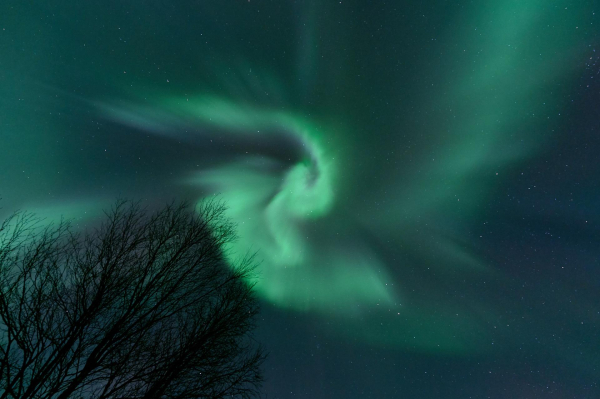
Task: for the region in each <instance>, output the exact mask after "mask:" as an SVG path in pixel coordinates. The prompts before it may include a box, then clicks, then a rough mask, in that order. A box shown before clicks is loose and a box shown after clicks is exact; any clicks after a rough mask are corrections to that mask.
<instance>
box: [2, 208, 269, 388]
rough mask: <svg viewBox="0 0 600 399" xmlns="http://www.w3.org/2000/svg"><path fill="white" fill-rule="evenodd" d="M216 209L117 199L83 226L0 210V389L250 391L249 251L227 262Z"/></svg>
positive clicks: (254, 380) (256, 379)
mask: <svg viewBox="0 0 600 399" xmlns="http://www.w3.org/2000/svg"><path fill="white" fill-rule="evenodd" d="M224 210H225V208H224V206H223V204H222V203H220V202H218V201H207V202H204V203H203V204H202V205H200V206H199V207H197V208H196V209H193V208H192V207H190V206H189V205H187V204H171V205H168V206H166V207H165V208H163V209H162V210H160V211H158V212H156V213H152V214H151V213H149V212H146V211H145V210H143V209H141V208H140V207H139V206H138V205H137V204H132V203H129V202H126V201H119V202H117V203H116V205H115V206H114V207H113V208H112V210H111V211H109V212H106V220H105V222H104V223H103V224H102V225H101V226H100V227H98V228H97V229H95V230H93V231H92V232H87V233H83V234H79V233H75V232H73V229H71V227H70V226H69V224H68V223H65V222H62V223H59V224H57V225H53V226H47V227H43V226H42V224H43V223H41V222H40V220H39V219H36V217H35V216H32V215H31V214H27V213H17V214H15V215H13V216H12V217H10V218H8V219H7V220H5V221H4V223H3V224H2V225H1V226H0V290H1V291H0V399H5V398H19V399H27V398H36V399H37V398H53V399H55V398H56V399H65V398H98V399H100V398H223V397H240V398H249V397H254V396H257V395H258V389H259V388H260V385H261V382H262V377H261V373H260V365H261V363H262V361H263V360H264V354H263V351H262V349H261V348H260V346H259V345H257V344H256V343H255V341H254V340H253V339H252V336H251V333H252V330H253V328H254V323H253V320H254V316H255V315H256V313H257V311H258V305H257V300H256V298H255V297H254V295H253V291H252V287H251V286H250V285H248V283H247V282H246V281H247V278H248V277H249V276H250V275H251V273H252V270H253V260H252V257H246V258H245V259H243V260H241V261H240V262H239V264H238V265H237V266H236V267H234V268H231V267H226V266H225V254H224V247H225V246H226V245H227V244H228V243H229V242H231V240H233V239H235V229H234V226H233V225H232V224H231V223H230V222H229V221H228V220H227V219H226V218H225V217H224Z"/></svg>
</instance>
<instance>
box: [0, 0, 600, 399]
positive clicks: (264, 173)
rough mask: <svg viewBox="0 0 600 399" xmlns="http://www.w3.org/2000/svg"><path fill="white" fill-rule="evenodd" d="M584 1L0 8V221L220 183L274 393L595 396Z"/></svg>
mask: <svg viewBox="0 0 600 399" xmlns="http://www.w3.org/2000/svg"><path fill="white" fill-rule="evenodd" d="M599 5H600V4H599V3H597V2H596V1H591V0H578V1H563V0H557V1H547V0H490V1H485V2H456V1H412V0H411V1H358V0H356V1H347V0H342V1H316V0H313V1H310V0H307V1H291V0H289V1H287V0H286V1H283V0H282V1H262V0H218V1H217V0H203V1H199V0H198V1H171V2H167V1H139V0H132V1H116V0H106V1H103V2H92V1H79V2H74V1H57V0H49V1H44V2H38V3H37V4H35V5H33V4H32V3H31V2H25V1H10V0H6V1H4V2H2V4H0V29H1V30H0V91H1V93H2V95H1V96H0V129H1V130H0V167H1V169H0V170H1V172H0V196H1V197H2V210H1V212H2V213H3V214H6V213H8V212H11V211H14V210H15V209H17V208H22V209H28V210H31V211H34V212H37V213H39V214H40V215H42V216H44V217H46V218H48V220H53V219H55V218H59V217H60V216H61V215H63V216H66V217H68V218H73V219H74V220H75V221H76V226H78V227H79V228H84V227H86V226H89V225H90V224H92V223H94V221H96V220H97V218H98V217H100V216H101V210H102V208H103V207H107V206H109V205H110V204H111V202H112V201H114V200H115V198H116V197H117V196H121V197H128V198H132V199H141V200H143V201H145V202H147V203H148V204H161V203H164V201H166V200H170V199H173V198H187V199H191V200H194V201H195V200H201V199H202V198H203V197H206V196H212V195H220V197H221V198H223V199H224V200H225V201H227V203H228V204H229V216H230V217H231V218H232V219H233V220H234V221H235V222H236V223H237V225H238V233H239V236H240V239H239V240H238V242H237V243H236V244H235V245H233V246H232V248H230V249H231V254H232V255H231V256H232V258H235V257H237V256H242V255H243V254H244V253H246V252H247V251H258V255H257V257H258V259H259V260H260V266H259V271H260V275H259V277H258V280H257V281H256V283H257V286H256V289H257V292H258V294H259V296H260V298H261V301H262V311H261V314H260V320H259V327H258V331H257V338H258V340H260V341H261V342H263V343H264V345H265V347H266V349H267V350H268V351H269V352H270V357H269V360H268V361H267V363H266V364H265V375H266V383H265V386H264V393H265V396H266V397H268V398H269V399H274V398H281V399H283V398H311V399H312V398H314V399H321V398H345V399H353V398H377V399H379V398H416V399H429V398H431V399H437V398H510V399H513V398H514V399H519V398H529V399H535V398H577V399H579V398H599V397H600V388H599V387H598V380H599V379H600V360H599V359H600V345H599V339H600V335H599V328H600V264H599V255H600V248H599V247H598V241H599V238H600V230H599V229H600V187H599V185H598V180H599V179H600V162H599V161H598V154H600V136H599V132H600V116H599V115H600V111H599V110H600V42H599V41H600V34H599V33H600V26H599V25H598V24H600V21H599V20H598V18H600V14H598V13H600V7H598V6H599ZM596 14H598V15H596ZM232 260H233V259H232Z"/></svg>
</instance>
